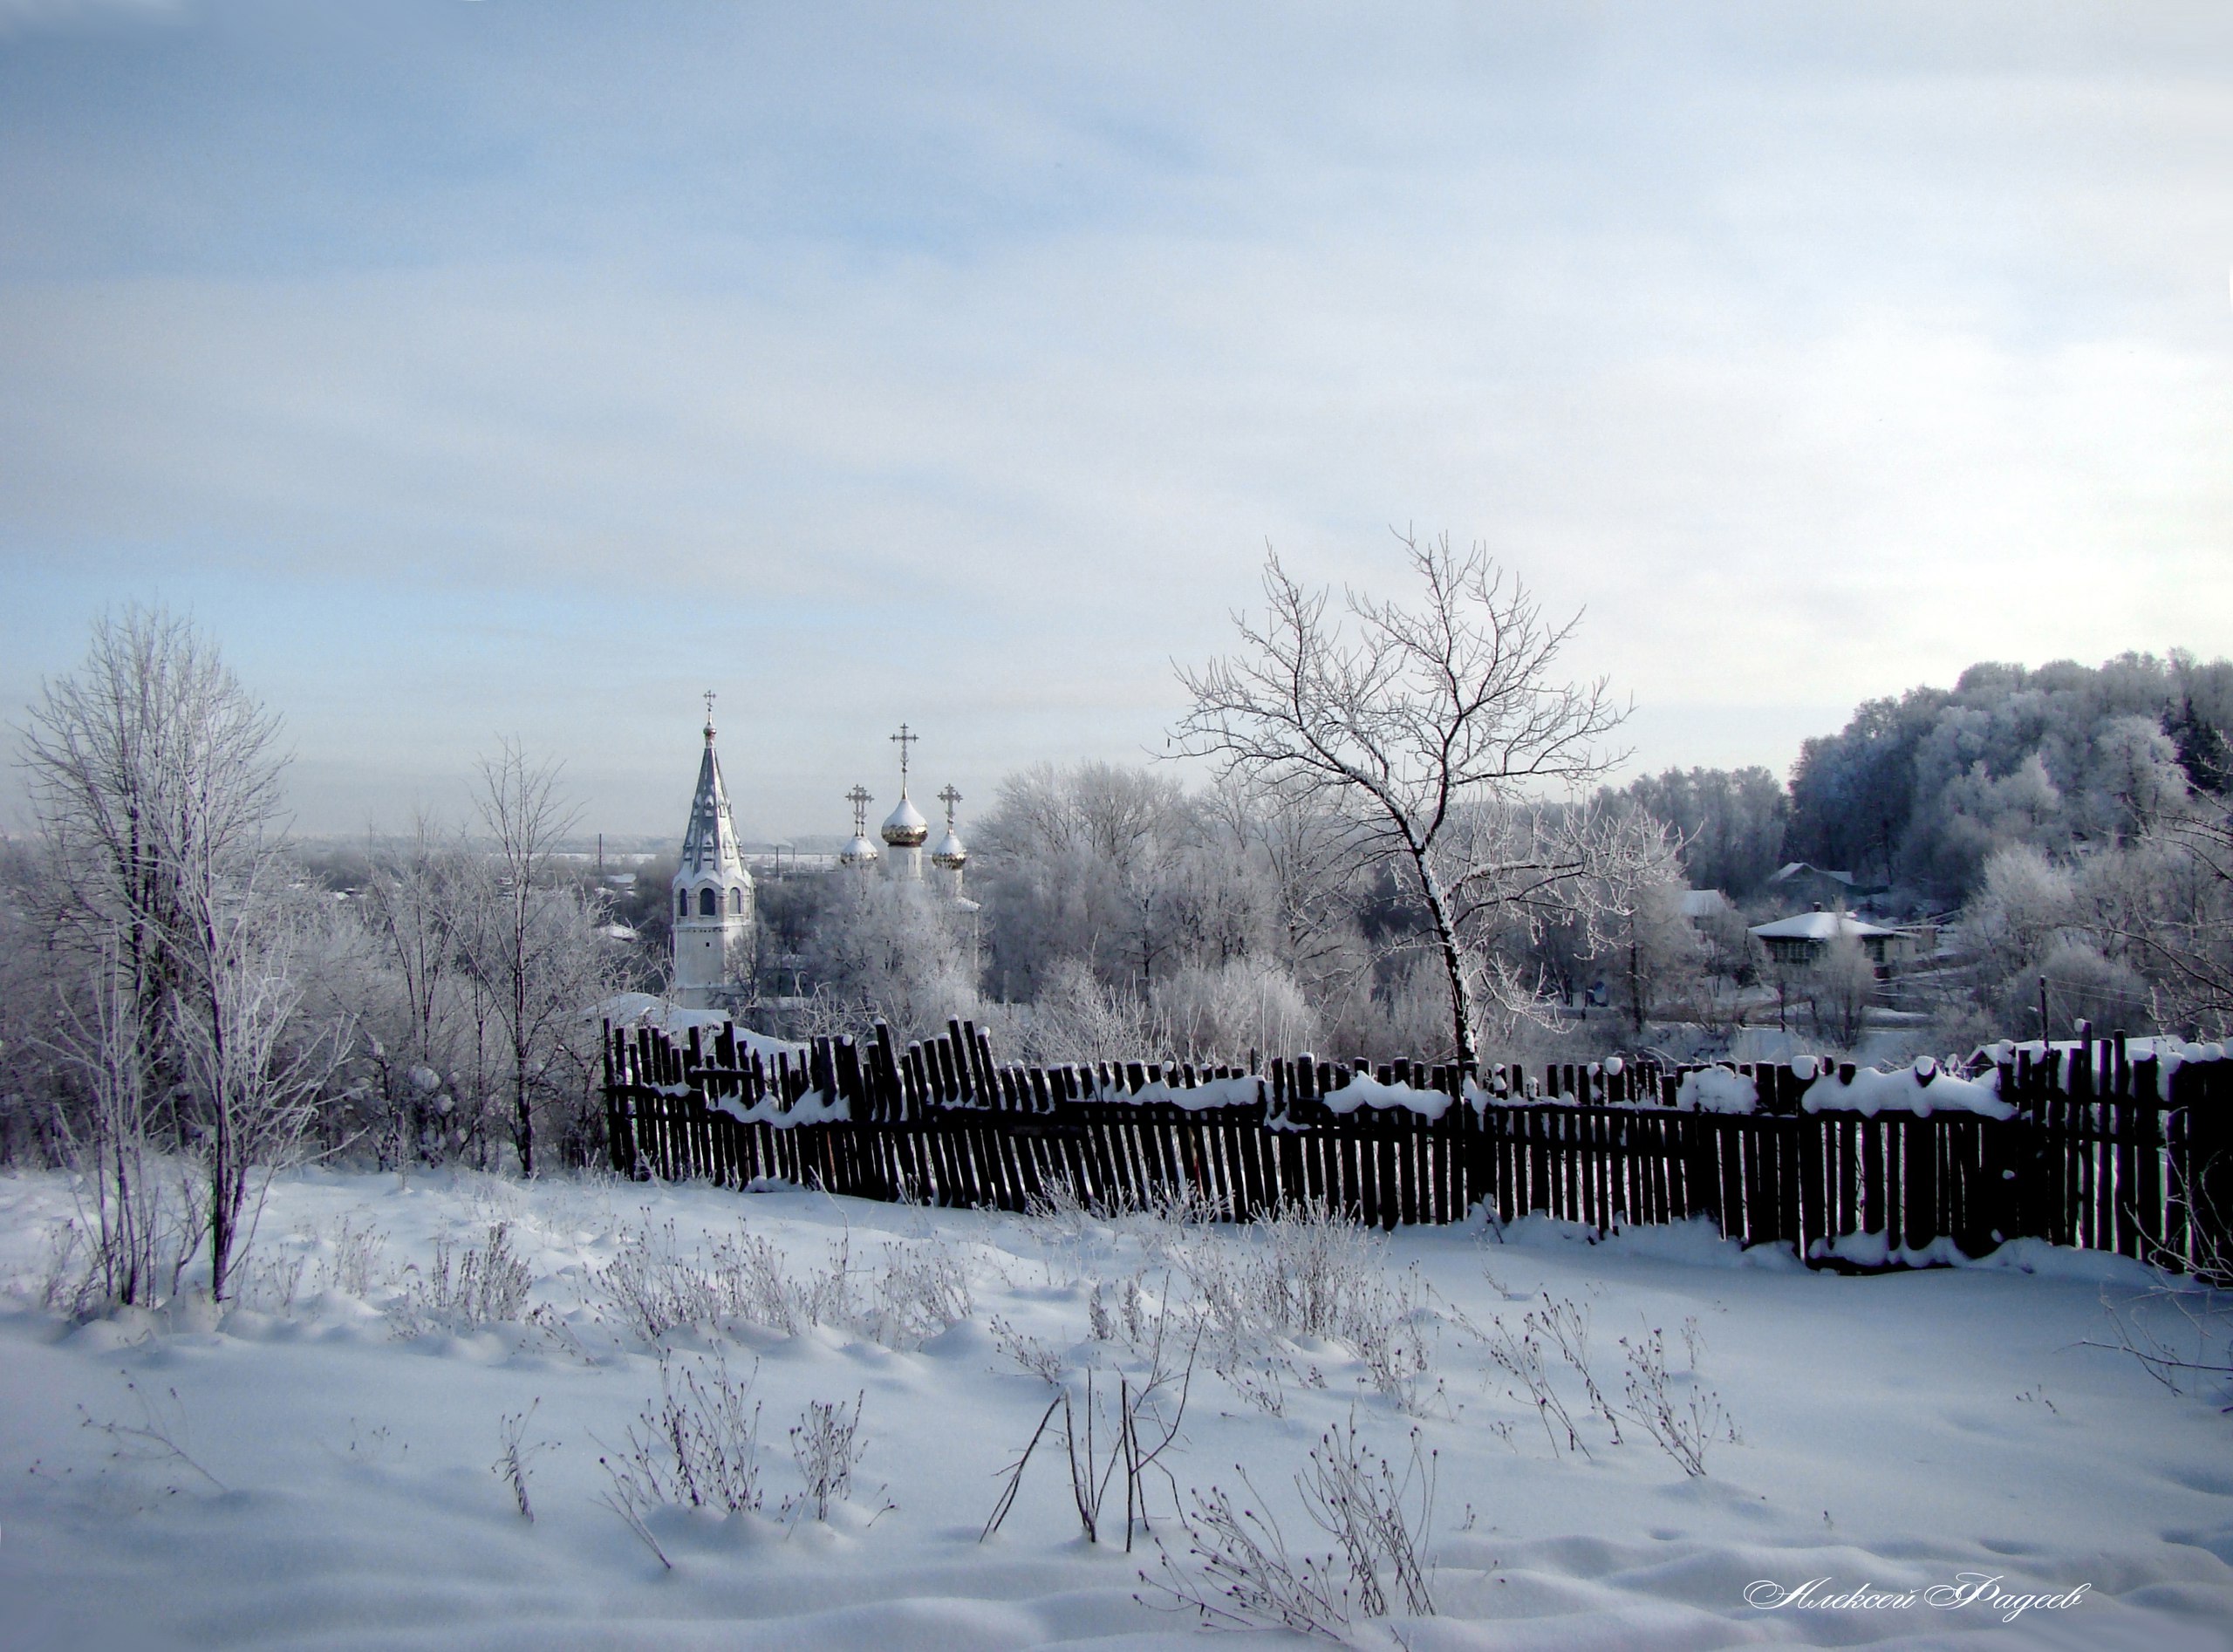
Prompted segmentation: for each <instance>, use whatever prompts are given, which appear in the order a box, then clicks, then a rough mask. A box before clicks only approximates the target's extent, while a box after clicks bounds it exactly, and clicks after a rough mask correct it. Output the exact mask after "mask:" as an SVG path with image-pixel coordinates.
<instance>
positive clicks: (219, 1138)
mask: <svg viewBox="0 0 2233 1652" xmlns="http://www.w3.org/2000/svg"><path fill="white" fill-rule="evenodd" d="M299 921H300V920H299V918H298V917H297V914H296V913H295V912H293V911H290V910H289V909H288V907H287V906H286V905H285V904H284V903H282V902H264V903H260V904H250V903H246V902H242V903H236V904H233V905H230V906H229V908H228V910H227V911H225V912H224V913H223V915H222V917H221V918H219V919H218V920H217V921H216V924H215V926H214V928H213V932H212V935H211V945H210V949H209V952H208V958H207V959H206V961H205V966H204V967H205V969H206V974H205V975H204V977H203V979H202V980H201V981H200V982H199V983H198V986H199V990H198V991H197V992H196V993H195V995H194V997H193V999H192V1000H190V1001H189V1002H188V1006H187V1007H186V1009H185V1012H184V1013H183V1014H181V1017H180V1032H181V1038H180V1045H181V1056H182V1058H183V1059H182V1061H181V1067H182V1068H183V1069H184V1073H185V1075H186V1080H187V1089H188V1093H189V1095H190V1096H191V1097H192V1107H193V1112H194V1118H193V1121H192V1122H193V1123H194V1125H195V1130H196V1134H197V1135H198V1136H199V1137H200V1139H201V1151H202V1154H203V1157H204V1164H205V1167H206V1170H207V1180H208V1189H209V1210H208V1221H209V1281H210V1286H209V1288H210V1294H211V1295H212V1296H215V1297H216V1298H218V1299H219V1300H222V1299H223V1298H224V1297H225V1296H226V1295H227V1294H228V1293H229V1291H230V1289H231V1287H232V1281H233V1276H234V1274H235V1273H236V1271H237V1269H238V1266H239V1264H240V1262H241V1261H242V1259H244V1258H245V1257H246V1255H247V1253H248V1250H249V1246H250V1245H251V1244H252V1243H253V1242H254V1240H255V1238H256V1221H257V1219H258V1217H259V1216H260V1215H261V1213H262V1212H263V1195H264V1192H265V1190H267V1189H268V1188H269V1187H270V1184H271V1178H272V1177H273V1175H274V1174H276V1173H277V1171H280V1170H281V1169H283V1168H284V1167H285V1166H286V1165H288V1164H292V1163H293V1162H294V1161H295V1159H296V1157H297V1155H298V1153H299V1151H300V1150H301V1147H302V1143H303V1139H304V1137H305V1136H307V1135H308V1134H309V1132H310V1129H311V1124H312V1123H314V1122H315V1121H316V1119H317V1116H318V1104H319V1102H321V1101H322V1100H323V1099H324V1094H325V1090H326V1087H327V1083H328V1081H329V1080H331V1078H332V1077H333V1075H334V1073H335V1071H336V1070H337V1069H338V1067H339V1066H340V1064H341V1061H342V1058H343V1057H344V1056H345V1055H346V1054H347V1051H348V1047H349V1041H350V1030H349V1027H348V1024H347V1023H346V1022H345V1021H329V1022H326V1023H324V1024H323V1025H312V1024H310V1023H308V1022H307V1021H306V1020H305V1018H304V1017H303V1016H302V1014H300V1011H301V1009H302V1003H303V992H302V988H301V986H299V985H298V984H297V981H296V980H295V977H294V970H293V965H294V952H295V947H296V945H297V940H298V939H299Z"/></svg>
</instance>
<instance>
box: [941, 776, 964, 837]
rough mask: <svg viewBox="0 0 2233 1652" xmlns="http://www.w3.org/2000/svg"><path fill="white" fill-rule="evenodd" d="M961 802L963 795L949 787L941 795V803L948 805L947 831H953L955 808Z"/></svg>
mask: <svg viewBox="0 0 2233 1652" xmlns="http://www.w3.org/2000/svg"><path fill="white" fill-rule="evenodd" d="M960 801H961V794H960V793H959V792H958V791H956V790H954V788H953V787H952V786H951V785H949V786H948V787H947V788H946V789H945V790H944V791H942V792H940V793H939V802H942V803H944V804H945V805H946V830H948V831H952V830H953V806H954V805H955V804H956V803H958V802H960Z"/></svg>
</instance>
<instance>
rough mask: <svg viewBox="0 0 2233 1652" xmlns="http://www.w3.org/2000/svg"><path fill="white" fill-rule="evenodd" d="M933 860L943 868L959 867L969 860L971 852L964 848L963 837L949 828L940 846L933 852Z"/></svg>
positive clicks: (940, 839)
mask: <svg viewBox="0 0 2233 1652" xmlns="http://www.w3.org/2000/svg"><path fill="white" fill-rule="evenodd" d="M931 858H932V860H933V861H935V862H937V863H938V864H939V865H941V866H946V867H958V866H959V865H960V864H962V863H963V862H965V861H966V860H967V859H968V858H969V851H968V850H966V849H965V848H964V847H963V846H962V843H961V835H960V834H959V832H957V831H955V830H954V829H953V827H951V826H949V827H947V828H946V836H943V837H941V838H939V846H938V847H937V848H936V849H934V850H932V851H931Z"/></svg>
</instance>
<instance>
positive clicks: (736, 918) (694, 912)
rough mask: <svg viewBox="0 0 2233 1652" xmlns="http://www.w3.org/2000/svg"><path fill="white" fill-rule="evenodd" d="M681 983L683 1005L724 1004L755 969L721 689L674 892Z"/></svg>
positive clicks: (748, 881) (710, 716)
mask: <svg viewBox="0 0 2233 1652" xmlns="http://www.w3.org/2000/svg"><path fill="white" fill-rule="evenodd" d="M671 893H672V897H673V903H674V904H673V907H672V908H671V909H670V910H671V911H673V915H674V927H673V936H674V987H675V996H676V999H677V1000H678V1001H679V1002H680V1003H683V1004H685V1005H687V1006H688V1007H692V1008H695V1009H714V1008H719V1007H720V1006H721V1004H722V1003H723V1002H724V1001H725V995H726V994H727V993H731V992H732V991H733V990H734V989H735V988H736V987H737V986H738V984H739V980H738V978H739V973H740V971H744V970H748V967H749V962H750V958H751V947H750V945H749V943H750V939H751V934H752V925H753V889H752V874H751V873H750V872H748V871H747V870H745V866H744V853H743V845H742V844H741V843H739V842H738V841H737V835H736V821H735V819H734V817H733V816H731V815H730V813H729V795H728V788H727V786H726V785H724V784H723V783H722V781H721V760H720V754H718V753H717V752H716V751H715V750H714V691H713V690H712V689H710V688H709V689H707V691H706V748H705V750H704V751H703V752H702V753H701V754H700V755H699V759H698V788H697V791H696V793H695V795H693V796H692V798H691V800H690V822H689V824H688V825H687V826H686V827H685V828H684V829H683V833H682V854H681V857H680V861H679V864H678V865H677V866H676V868H675V873H674V883H673V889H672V891H671Z"/></svg>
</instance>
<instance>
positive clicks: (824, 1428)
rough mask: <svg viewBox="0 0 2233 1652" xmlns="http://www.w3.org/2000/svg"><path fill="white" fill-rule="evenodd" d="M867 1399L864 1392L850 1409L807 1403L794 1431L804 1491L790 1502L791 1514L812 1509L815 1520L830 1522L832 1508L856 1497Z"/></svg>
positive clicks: (794, 1455)
mask: <svg viewBox="0 0 2233 1652" xmlns="http://www.w3.org/2000/svg"><path fill="white" fill-rule="evenodd" d="M866 1397H867V1396H866V1394H865V1391H864V1392H862V1393H857V1394H855V1395H854V1396H853V1403H852V1404H850V1405H847V1404H845V1403H843V1401H840V1400H810V1401H809V1402H808V1403H807V1408H806V1411H805V1414H804V1415H803V1416H801V1417H800V1418H799V1421H798V1425H797V1426H796V1428H794V1429H792V1430H791V1460H792V1461H793V1462H795V1463H796V1464H798V1465H799V1478H801V1479H802V1480H803V1481H804V1482H805V1489H804V1490H803V1491H802V1492H800V1494H799V1495H798V1496H797V1497H796V1498H792V1499H791V1500H790V1501H789V1505H788V1506H789V1512H791V1513H794V1514H800V1513H803V1512H805V1511H806V1509H807V1508H808V1507H809V1505H811V1506H812V1508H813V1510H814V1518H815V1519H817V1520H827V1519H829V1518H830V1504H831V1503H832V1502H833V1501H834V1502H840V1503H842V1502H843V1501H844V1500H845V1499H846V1498H849V1497H850V1496H851V1495H852V1494H853V1471H854V1469H856V1468H857V1467H858V1466H859V1465H860V1461H861V1452H862V1451H863V1450H864V1449H865V1447H866V1445H867V1442H866V1441H864V1440H863V1439H862V1438H861V1403H862V1401H863V1400H864V1399H865V1398H866Z"/></svg>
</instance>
